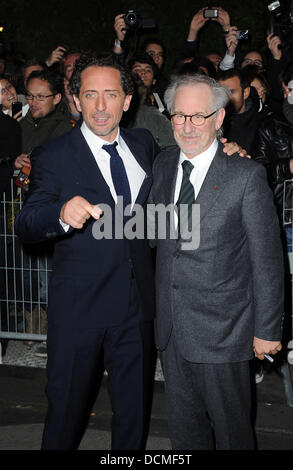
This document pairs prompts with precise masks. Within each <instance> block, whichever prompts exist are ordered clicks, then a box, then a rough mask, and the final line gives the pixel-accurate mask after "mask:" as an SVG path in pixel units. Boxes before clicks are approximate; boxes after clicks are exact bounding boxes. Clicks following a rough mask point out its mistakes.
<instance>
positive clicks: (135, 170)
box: [60, 122, 146, 231]
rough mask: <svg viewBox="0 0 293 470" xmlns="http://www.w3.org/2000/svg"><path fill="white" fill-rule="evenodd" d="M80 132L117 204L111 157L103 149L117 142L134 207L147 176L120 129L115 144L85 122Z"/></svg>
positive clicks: (63, 224) (62, 223) (66, 226)
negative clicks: (93, 130) (101, 136)
mask: <svg viewBox="0 0 293 470" xmlns="http://www.w3.org/2000/svg"><path fill="white" fill-rule="evenodd" d="M80 130H81V133H82V135H83V136H84V138H85V140H86V142H87V144H88V146H89V148H90V149H91V151H92V153H93V156H94V157H95V160H96V162H97V165H98V167H99V169H100V171H101V173H102V176H103V178H104V180H105V182H106V184H107V185H108V187H109V190H110V192H111V195H112V197H113V199H114V201H115V202H117V194H116V191H115V187H114V184H113V181H112V175H111V169H110V158H111V157H110V155H109V154H108V152H106V150H104V149H103V148H102V147H103V145H105V144H106V145H109V144H110V143H111V144H113V143H114V142H115V141H116V142H117V144H118V145H117V147H116V148H117V152H118V153H119V155H120V156H121V158H122V160H123V163H124V166H125V171H126V174H127V178H128V181H129V187H130V192H131V203H132V207H133V205H134V203H135V201H136V198H137V196H138V193H139V190H140V188H141V185H142V183H143V180H144V178H145V176H146V173H145V171H144V170H143V169H142V168H141V166H140V165H139V164H138V162H137V160H136V159H135V158H134V156H133V155H132V153H131V151H130V150H129V148H128V146H127V145H126V143H125V141H124V140H123V139H122V137H121V135H120V130H119V128H118V134H117V136H116V139H115V140H114V141H113V142H107V141H105V140H103V139H101V138H100V137H98V136H97V135H95V134H94V133H93V132H92V131H91V130H90V129H89V128H88V127H87V125H86V123H85V122H83V123H82V125H81V127H80ZM99 202H100V203H102V202H103V201H97V204H98V203H99ZM60 223H61V225H62V227H63V228H64V230H66V231H67V230H68V228H69V225H67V224H65V223H64V222H62V221H61V220H60Z"/></svg>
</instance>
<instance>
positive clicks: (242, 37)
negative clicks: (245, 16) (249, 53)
mask: <svg viewBox="0 0 293 470" xmlns="http://www.w3.org/2000/svg"><path fill="white" fill-rule="evenodd" d="M248 32H249V31H248V29H242V30H239V31H237V39H238V41H246V40H247V39H248Z"/></svg>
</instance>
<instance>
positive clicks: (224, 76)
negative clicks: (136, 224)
mask: <svg viewBox="0 0 293 470" xmlns="http://www.w3.org/2000/svg"><path fill="white" fill-rule="evenodd" d="M234 77H238V78H239V80H240V86H241V88H242V90H245V88H247V87H249V86H250V83H249V80H248V77H247V74H246V73H245V72H243V71H242V70H239V69H229V70H221V71H220V72H218V73H217V77H216V78H217V80H218V81H219V80H221V81H224V80H229V78H234Z"/></svg>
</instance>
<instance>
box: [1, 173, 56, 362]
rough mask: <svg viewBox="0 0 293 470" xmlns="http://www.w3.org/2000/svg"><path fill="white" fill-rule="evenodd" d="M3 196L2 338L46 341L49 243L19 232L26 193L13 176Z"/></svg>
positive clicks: (49, 266) (49, 263)
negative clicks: (30, 240) (24, 239)
mask: <svg viewBox="0 0 293 470" xmlns="http://www.w3.org/2000/svg"><path fill="white" fill-rule="evenodd" d="M0 196H1V201H0V338H8V339H23V340H37V341H44V340H46V332H47V319H46V309H47V301H48V281H49V277H50V273H51V254H50V252H49V250H48V247H47V246H44V245H40V246H34V245H32V246H28V245H24V244H22V243H21V241H20V239H19V238H18V237H17V236H16V234H15V232H14V220H15V217H16V215H17V214H18V212H19V211H20V209H21V207H22V204H23V194H22V190H21V189H20V188H18V187H17V186H16V185H15V183H14V180H13V179H12V180H11V184H10V188H9V189H8V190H7V191H6V193H4V194H1V195H0ZM0 358H1V351H0Z"/></svg>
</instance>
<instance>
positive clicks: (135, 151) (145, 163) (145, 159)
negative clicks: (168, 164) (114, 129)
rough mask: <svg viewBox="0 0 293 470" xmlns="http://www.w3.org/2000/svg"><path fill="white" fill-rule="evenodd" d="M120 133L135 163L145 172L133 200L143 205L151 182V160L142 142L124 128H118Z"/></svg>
mask: <svg viewBox="0 0 293 470" xmlns="http://www.w3.org/2000/svg"><path fill="white" fill-rule="evenodd" d="M120 134H121V137H122V138H123V140H124V141H125V143H126V144H127V146H128V148H129V150H130V151H131V153H132V155H133V156H134V158H135V159H136V161H137V163H138V164H139V165H140V166H141V168H142V169H143V170H144V172H145V174H146V175H145V178H144V181H143V183H142V185H141V187H140V190H139V193H138V195H137V198H136V201H135V204H139V205H143V204H144V203H145V201H146V199H147V197H148V194H149V192H150V189H151V185H152V182H153V179H152V160H151V158H150V156H149V155H148V154H147V153H146V152H145V149H144V146H143V142H141V141H138V140H137V139H136V138H135V136H134V135H132V134H131V133H129V132H127V131H126V130H125V129H120Z"/></svg>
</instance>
